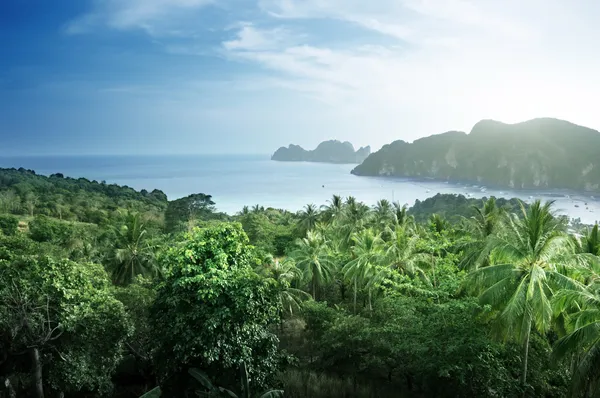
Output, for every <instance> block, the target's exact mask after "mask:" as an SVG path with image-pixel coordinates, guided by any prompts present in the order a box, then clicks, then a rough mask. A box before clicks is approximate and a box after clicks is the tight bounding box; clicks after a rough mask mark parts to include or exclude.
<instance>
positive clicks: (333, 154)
mask: <svg viewBox="0 0 600 398" xmlns="http://www.w3.org/2000/svg"><path fill="white" fill-rule="evenodd" d="M370 153H371V147H370V146H366V147H361V148H360V149H357V150H356V151H354V146H353V145H352V144H351V143H349V142H347V141H345V142H341V141H337V140H331V141H323V142H321V143H320V144H319V145H318V146H317V147H316V148H315V149H313V150H312V151H307V150H305V149H304V148H302V147H301V146H298V145H293V144H291V145H290V146H289V147H287V148H286V147H281V148H279V149H278V150H277V151H275V153H274V154H273V156H271V160H279V161H284V162H323V163H361V162H362V161H363V160H365V159H366V158H367V156H369V154H370Z"/></svg>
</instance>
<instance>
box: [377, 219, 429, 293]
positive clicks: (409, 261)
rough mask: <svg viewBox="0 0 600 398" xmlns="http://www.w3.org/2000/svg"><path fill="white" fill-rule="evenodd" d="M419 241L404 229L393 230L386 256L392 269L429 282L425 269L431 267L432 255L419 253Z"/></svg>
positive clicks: (387, 245) (387, 243) (387, 244)
mask: <svg viewBox="0 0 600 398" xmlns="http://www.w3.org/2000/svg"><path fill="white" fill-rule="evenodd" d="M419 239H420V238H419V237H418V236H416V235H409V234H408V232H407V231H405V230H404V229H396V230H393V231H391V239H390V240H389V241H387V242H386V247H385V256H386V260H387V261H388V262H389V264H390V267H391V268H392V269H395V270H397V271H398V272H400V273H402V274H405V275H409V276H413V277H414V276H418V277H420V278H421V279H423V280H425V281H428V278H427V275H426V274H425V271H424V268H425V267H429V265H430V261H429V259H430V255H429V254H427V253H419V252H418V250H417V242H418V241H419Z"/></svg>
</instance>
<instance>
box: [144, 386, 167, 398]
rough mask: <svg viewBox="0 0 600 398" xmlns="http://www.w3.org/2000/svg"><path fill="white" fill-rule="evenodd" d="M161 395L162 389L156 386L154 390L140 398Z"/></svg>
mask: <svg viewBox="0 0 600 398" xmlns="http://www.w3.org/2000/svg"><path fill="white" fill-rule="evenodd" d="M161 395H162V391H161V390H160V387H154V388H153V389H152V390H150V391H148V392H147V393H145V394H144V395H142V396H140V398H159V397H160V396H161Z"/></svg>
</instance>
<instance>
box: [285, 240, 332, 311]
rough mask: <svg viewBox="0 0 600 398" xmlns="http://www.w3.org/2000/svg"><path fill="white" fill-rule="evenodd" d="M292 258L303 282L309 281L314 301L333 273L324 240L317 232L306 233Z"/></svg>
mask: <svg viewBox="0 0 600 398" xmlns="http://www.w3.org/2000/svg"><path fill="white" fill-rule="evenodd" d="M292 258H293V259H294V260H295V262H296V266H297V267H298V268H299V269H300V270H301V271H302V273H303V276H304V278H305V280H307V281H309V284H310V290H311V292H312V296H313V298H314V299H315V300H316V299H317V293H318V290H319V289H320V288H321V287H322V286H323V285H325V284H326V283H327V282H329V281H330V280H331V279H332V276H333V271H334V264H333V261H332V259H331V257H330V255H329V253H328V252H327V245H326V242H325V240H324V239H323V237H322V236H321V235H320V234H319V233H318V232H314V231H308V232H307V234H306V238H303V239H300V240H299V241H298V247H297V249H296V250H295V251H294V252H293V253H292Z"/></svg>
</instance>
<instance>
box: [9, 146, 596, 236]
mask: <svg viewBox="0 0 600 398" xmlns="http://www.w3.org/2000/svg"><path fill="white" fill-rule="evenodd" d="M0 167H2V168H7V167H8V168H10V167H15V168H19V167H24V168H26V169H32V170H35V172H36V173H37V174H42V175H50V174H53V173H62V174H64V175H65V176H69V177H74V178H79V177H84V178H87V179H89V180H97V181H106V182H107V183H115V184H119V185H127V186H130V187H132V188H135V189H137V190H141V189H146V190H148V191H151V190H153V189H160V190H162V191H163V192H164V193H166V194H167V196H168V197H169V199H177V198H180V197H183V196H186V195H189V194H192V193H200V192H201V193H205V194H209V195H212V197H213V200H214V201H215V203H216V207H217V209H218V210H220V211H223V212H226V213H228V214H235V213H236V212H239V211H240V210H241V209H242V208H243V207H244V206H253V205H256V204H259V205H261V206H264V207H274V208H279V209H287V210H291V211H297V210H300V209H302V208H303V207H304V206H305V205H307V204H315V205H317V206H320V205H324V204H326V203H327V201H328V200H329V199H331V197H332V196H333V195H334V194H336V195H341V196H343V197H347V196H354V197H356V198H357V199H358V200H360V201H363V202H365V203H367V204H369V205H373V204H375V203H376V202H377V201H378V200H379V199H388V200H390V201H398V202H400V203H402V204H407V205H409V206H411V205H413V204H414V203H415V201H416V200H424V199H426V198H428V197H431V196H434V195H436V194H437V193H451V194H462V195H465V196H469V197H474V198H483V197H489V196H496V197H505V198H513V197H517V198H519V199H522V200H524V201H532V200H535V199H542V200H554V201H555V209H556V210H557V212H558V213H561V214H566V215H568V216H569V217H571V218H573V219H577V218H579V219H580V220H581V222H582V223H584V224H593V223H595V222H596V221H597V220H599V219H600V198H595V197H594V196H591V194H590V193H583V192H570V191H549V190H538V191H515V190H506V189H504V190H500V189H492V188H486V187H482V186H474V185H465V184H452V183H445V182H439V181H437V182H436V181H416V180H412V179H402V178H389V177H358V176H354V175H352V174H350V171H351V170H352V168H353V167H355V165H347V164H344V165H340V164H327V163H308V162H275V161H271V160H270V155H177V156H173V155H168V156H167V155H164V156H157V155H153V156H139V155H133V156H124V155H119V156H24V157H0ZM598 196H600V195H598Z"/></svg>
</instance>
